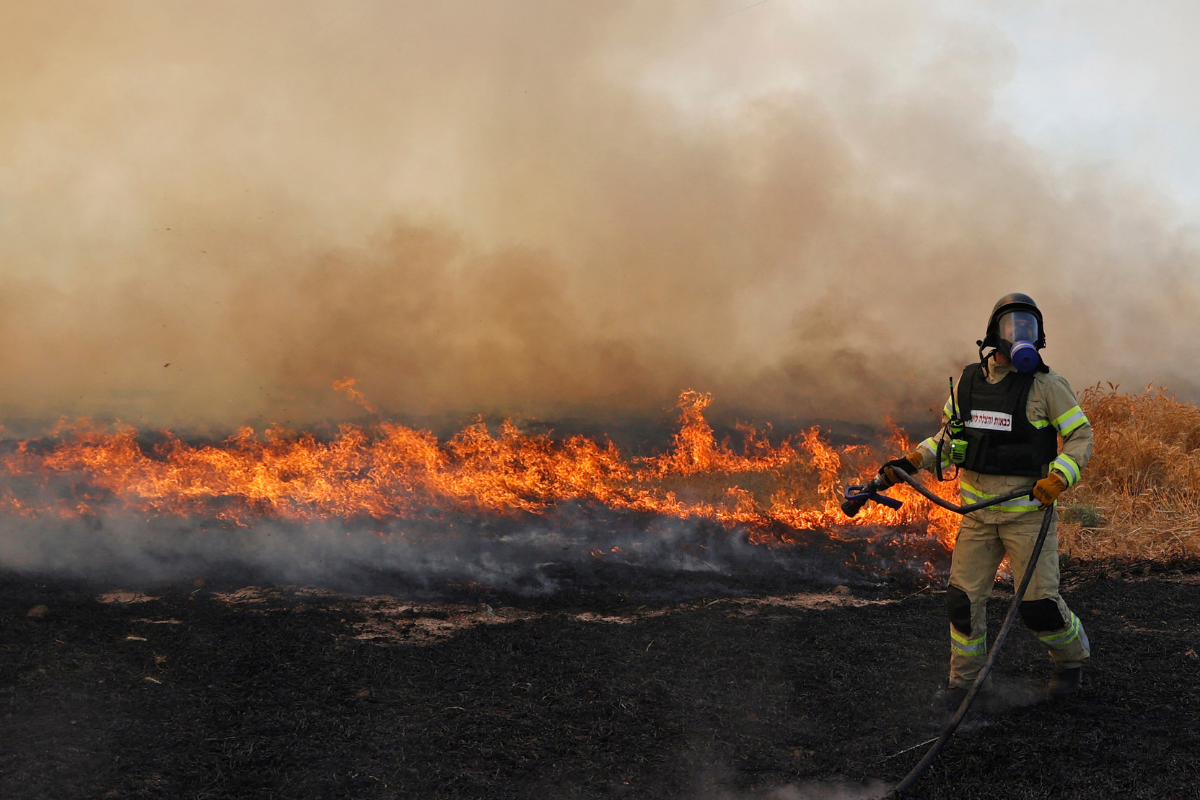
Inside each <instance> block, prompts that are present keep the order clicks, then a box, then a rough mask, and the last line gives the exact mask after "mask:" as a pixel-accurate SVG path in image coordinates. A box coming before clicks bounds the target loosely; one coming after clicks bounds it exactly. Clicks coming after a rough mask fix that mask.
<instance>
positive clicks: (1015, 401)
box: [958, 364, 1058, 478]
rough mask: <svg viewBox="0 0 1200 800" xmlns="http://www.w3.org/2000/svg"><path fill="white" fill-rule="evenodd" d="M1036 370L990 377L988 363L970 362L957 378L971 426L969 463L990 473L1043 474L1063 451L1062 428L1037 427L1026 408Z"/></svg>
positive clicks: (964, 413) (967, 434)
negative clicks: (985, 368)
mask: <svg viewBox="0 0 1200 800" xmlns="http://www.w3.org/2000/svg"><path fill="white" fill-rule="evenodd" d="M1034 374H1035V373H1033V372H1027V373H1021V372H1010V373H1009V374H1008V375H1006V376H1005V377H1004V379H1003V380H1001V381H1000V382H999V383H988V380H987V377H986V376H985V375H984V374H983V367H982V366H980V365H979V364H971V365H970V366H968V367H967V368H966V369H965V370H963V374H962V379H961V380H960V381H959V384H958V405H959V409H958V410H959V414H960V415H961V417H962V420H963V422H964V423H966V424H967V426H968V427H967V428H965V429H964V430H963V432H962V433H961V434H959V436H958V438H960V439H966V440H967V460H966V462H965V463H963V464H962V467H963V468H964V469H970V470H974V471H975V472H982V473H983V474H985V475H1018V476H1022V477H1029V478H1040V477H1042V476H1043V475H1044V474H1045V472H1046V465H1047V464H1049V463H1050V462H1051V461H1053V460H1054V458H1055V457H1056V456H1057V455H1058V432H1057V431H1056V430H1055V429H1054V427H1053V426H1052V425H1047V426H1046V427H1044V428H1035V427H1033V424H1032V423H1030V421H1029V418H1028V416H1027V415H1026V413H1025V409H1026V407H1027V405H1028V402H1029V389H1030V387H1032V386H1033V376H1034Z"/></svg>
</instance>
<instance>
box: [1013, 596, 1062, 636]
mask: <svg viewBox="0 0 1200 800" xmlns="http://www.w3.org/2000/svg"><path fill="white" fill-rule="evenodd" d="M1020 610H1021V619H1023V620H1024V621H1025V626H1026V627H1027V628H1029V629H1030V630H1031V631H1039V632H1045V631H1057V630H1061V629H1063V628H1065V627H1066V626H1067V621H1066V620H1064V619H1063V618H1062V614H1061V613H1059V610H1058V603H1056V602H1054V601H1053V600H1051V599H1049V598H1046V599H1044V600H1023V601H1021V609H1020Z"/></svg>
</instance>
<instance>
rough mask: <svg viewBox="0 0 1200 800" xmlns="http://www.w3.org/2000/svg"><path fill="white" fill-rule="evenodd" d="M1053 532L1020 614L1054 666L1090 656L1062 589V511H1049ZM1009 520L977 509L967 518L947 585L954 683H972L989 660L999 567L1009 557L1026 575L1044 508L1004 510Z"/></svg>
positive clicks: (1018, 576) (1076, 662)
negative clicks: (987, 518)
mask: <svg viewBox="0 0 1200 800" xmlns="http://www.w3.org/2000/svg"><path fill="white" fill-rule="evenodd" d="M1051 514H1052V515H1053V516H1052V518H1051V521H1050V531H1049V533H1048V534H1047V535H1046V543H1045V544H1044V545H1043V547H1042V553H1041V556H1040V557H1039V558H1038V564H1037V568H1036V569H1035V570H1034V572H1033V577H1032V578H1031V579H1030V581H1029V588H1028V589H1027V590H1026V592H1025V599H1024V601H1023V602H1022V603H1021V607H1020V614H1021V619H1022V620H1023V621H1024V622H1025V625H1026V626H1027V627H1028V628H1029V629H1030V630H1032V631H1033V633H1034V635H1035V636H1037V638H1038V639H1039V640H1040V641H1041V642H1042V644H1044V645H1046V647H1047V648H1048V649H1049V652H1050V657H1051V658H1052V659H1053V660H1054V664H1055V667H1056V668H1058V669H1067V668H1070V667H1079V666H1082V665H1083V662H1084V661H1086V660H1087V658H1088V656H1090V655H1091V649H1090V647H1089V645H1088V638H1087V634H1086V633H1085V632H1084V630H1083V624H1082V623H1081V622H1080V621H1079V617H1077V616H1075V615H1074V614H1073V613H1071V609H1069V608H1067V604H1066V603H1065V602H1063V599H1062V597H1060V596H1059V594H1058V535H1057V530H1056V529H1057V526H1058V511H1057V509H1055V510H1054V511H1052V512H1051ZM1004 516H1005V517H1006V518H1008V519H1006V521H1003V522H998V523H986V522H982V521H980V520H979V519H977V518H976V515H974V514H968V515H967V516H965V517H963V520H962V525H961V527H960V528H959V531H958V541H957V542H956V543H955V545H954V556H953V559H952V561H951V565H950V585H949V586H948V587H947V589H946V604H947V610H948V611H949V613H950V686H964V687H965V686H970V685H971V684H972V683H973V682H974V681H975V678H976V677H977V676H978V675H979V670H981V669H982V668H983V664H984V662H985V661H986V660H987V600H988V597H989V596H990V595H991V593H992V586H993V584H994V583H995V580H996V570H997V569H998V568H999V567H1000V562H1001V561H1002V560H1003V558H1004V556H1005V555H1007V556H1008V561H1009V567H1010V569H1011V570H1012V574H1013V579H1014V580H1015V581H1020V580H1021V577H1022V576H1023V575H1024V574H1025V568H1026V565H1027V564H1028V563H1029V556H1030V555H1032V553H1033V546H1034V544H1035V543H1036V542H1037V536H1038V532H1039V530H1040V529H1041V525H1042V512H1040V511H1031V512H1028V513H1024V514H1005V515H1004Z"/></svg>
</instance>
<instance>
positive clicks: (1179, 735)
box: [0, 563, 1200, 800]
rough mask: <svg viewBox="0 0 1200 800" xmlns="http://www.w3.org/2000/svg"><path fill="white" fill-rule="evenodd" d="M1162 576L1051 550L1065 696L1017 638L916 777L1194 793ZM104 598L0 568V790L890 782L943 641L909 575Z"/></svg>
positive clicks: (1179, 621)
mask: <svg viewBox="0 0 1200 800" xmlns="http://www.w3.org/2000/svg"><path fill="white" fill-rule="evenodd" d="M1175 566H1176V568H1173V569H1171V570H1170V571H1156V572H1151V573H1149V574H1142V571H1141V570H1140V569H1137V570H1132V571H1131V570H1129V569H1128V567H1126V568H1124V569H1123V568H1121V567H1120V566H1119V565H1116V566H1114V565H1112V564H1097V563H1082V564H1081V563H1075V564H1071V565H1068V566H1067V567H1066V569H1065V573H1064V578H1065V581H1066V584H1067V592H1068V599H1069V601H1070V602H1071V603H1072V606H1073V607H1074V608H1075V610H1076V611H1077V612H1078V613H1079V614H1080V616H1081V617H1083V619H1084V620H1085V623H1086V624H1087V627H1088V630H1089V632H1090V634H1091V636H1092V640H1093V644H1094V648H1095V655H1094V657H1093V666H1092V668H1091V669H1090V671H1089V673H1088V676H1087V679H1086V683H1085V686H1084V688H1083V690H1082V691H1081V693H1080V694H1079V695H1078V697H1077V698H1076V699H1074V700H1072V701H1070V702H1068V703H1065V704H1062V705H1057V706H1046V705H1030V704H1029V703H1031V702H1032V696H1033V694H1034V692H1033V689H1031V688H1030V687H1035V686H1039V685H1040V684H1041V683H1042V682H1044V680H1045V678H1046V673H1047V671H1048V661H1047V659H1046V658H1045V656H1044V655H1043V654H1042V653H1040V652H1039V651H1038V649H1037V648H1036V647H1035V646H1034V642H1033V640H1032V638H1031V637H1029V636H1028V635H1027V634H1025V633H1023V632H1018V633H1017V634H1016V635H1014V636H1013V637H1012V638H1011V639H1010V642H1009V644H1008V646H1007V649H1006V652H1005V654H1004V656H1003V657H1002V659H1001V664H1002V666H1001V668H1000V678H1001V686H1002V687H1004V688H1005V689H1006V692H1007V694H1006V696H1007V698H1008V700H1007V702H1006V703H1005V704H1004V707H996V708H993V709H991V710H990V711H987V712H986V713H980V714H977V715H976V716H975V717H974V718H973V720H972V721H969V724H968V725H967V726H966V728H965V729H964V730H962V731H961V732H960V734H959V735H958V736H957V737H956V739H955V741H954V742H953V744H952V745H951V747H950V748H949V750H948V752H947V753H946V754H945V755H944V756H943V758H942V760H941V761H940V762H939V764H937V765H936V766H935V767H934V768H933V770H932V771H931V772H930V773H929V774H928V775H927V776H926V777H925V778H924V779H923V780H922V782H921V783H920V784H919V785H918V787H917V792H916V793H915V796H917V797H924V798H955V799H956V800H962V799H963V798H985V797H986V798H989V800H994V799H996V798H1034V797H1037V798H1041V797H1045V798H1085V797H1086V798H1095V797H1117V796H1120V797H1144V798H1172V797H1175V798H1190V797H1200V788H1198V787H1200V722H1198V720H1200V659H1198V658H1197V654H1198V653H1197V650H1198V648H1200V638H1198V637H1197V619H1198V618H1200V579H1198V576H1197V571H1198V568H1197V565H1195V564H1192V565H1187V564H1183V565H1175ZM1155 569H1160V568H1158V567H1156V568H1155ZM627 577H628V576H627ZM641 580H643V581H645V582H646V585H647V586H648V585H649V584H650V583H653V581H654V578H653V576H648V575H643V576H641ZM632 585H633V587H634V589H635V590H636V589H637V587H638V584H637V581H634V583H633V584H632ZM112 588H114V587H113V586H112V585H110V584H103V583H95V582H91V583H85V582H71V581H63V580H61V579H55V580H47V579H39V578H37V577H30V576H21V575H16V574H12V573H6V574H4V575H2V576H0V614H2V619H3V626H4V635H3V643H2V645H0V646H2V648H3V649H2V652H0V709H2V711H0V742H2V743H3V744H0V794H2V795H3V796H4V797H6V798H41V797H47V798H48V797H54V798H66V797H81V798H83V797H131V798H132V797H195V798H202V797H203V798H257V797H289V798H292V797H295V798H303V797H314V798H317V797H321V798H324V797H338V796H344V797H364V798H367V797H380V798H384V797H422V798H433V797H447V798H450V797H453V798H461V797H481V798H482V797H486V798H525V797H529V798H533V797H537V798H544V797H564V798H565V797H570V798H579V797H613V796H616V797H645V798H663V797H688V798H728V797H764V798H765V797H772V796H778V797H805V796H807V795H806V794H804V793H805V792H807V791H809V789H810V788H811V787H812V785H813V782H820V781H836V782H841V783H843V784H849V785H850V786H851V787H854V786H859V787H861V786H862V784H863V782H864V781H869V780H881V781H888V782H890V781H894V780H896V779H898V778H899V777H901V776H902V775H903V774H904V773H905V772H906V771H907V770H908V769H909V768H910V767H911V766H912V764H913V763H915V761H916V760H917V758H919V754H920V752H921V749H917V750H913V751H909V752H905V753H900V751H903V750H905V749H906V748H909V747H911V746H912V745H915V744H917V743H919V742H921V741H923V740H925V739H927V738H929V737H930V736H932V735H934V733H935V732H936V731H935V724H934V720H933V718H932V715H931V713H930V711H929V710H928V702H929V700H930V697H931V694H932V692H933V690H934V689H935V688H936V686H937V685H938V682H939V681H940V680H941V679H942V677H943V674H944V670H945V660H946V652H945V651H946V644H945V641H944V636H943V634H944V630H943V628H944V627H945V626H944V621H943V620H944V614H943V610H942V602H943V601H942V597H941V593H940V591H938V590H937V589H935V588H929V589H925V590H913V589H912V587H905V588H903V589H901V588H898V587H896V586H887V585H881V586H875V587H874V588H872V587H869V586H865V585H864V586H859V587H856V588H854V589H853V590H851V591H850V592H846V591H845V590H842V591H841V592H840V593H837V592H829V587H828V586H826V587H825V588H824V589H820V590H819V593H817V594H813V592H818V587H816V586H813V585H808V586H804V585H794V586H792V587H791V591H793V592H795V591H796V590H797V589H804V590H808V593H807V594H794V595H787V596H781V595H780V594H778V593H777V590H778V589H780V588H782V587H779V586H771V587H767V586H759V587H754V586H750V585H742V586H740V587H738V586H734V587H731V586H725V587H723V588H721V589H714V590H713V596H712V597H706V598H703V599H698V598H695V597H693V598H691V599H686V600H661V601H657V602H651V601H648V600H647V597H648V596H649V594H648V593H647V592H645V591H633V592H629V591H624V590H619V589H618V588H616V587H613V586H610V587H609V588H608V589H606V590H605V589H601V588H598V587H592V588H587V587H580V588H578V590H576V591H565V592H559V593H554V594H550V595H543V596H541V597H537V598H527V597H521V596H519V595H516V594H511V593H510V594H504V593H496V592H494V591H492V592H487V593H486V595H484V594H480V590H479V589H478V588H477V587H469V586H466V587H448V588H447V591H448V592H449V593H450V594H448V595H447V596H446V597H445V599H443V600H441V601H419V600H418V601H415V602H412V601H405V600H403V599H401V598H396V597H374V598H371V597H361V596H347V595H343V594H336V593H331V592H321V591H314V590H306V589H298V588H294V587H292V588H289V587H275V588H272V589H263V590H257V591H253V592H248V591H242V592H240V593H238V592H233V591H232V590H234V589H236V588H238V587H237V585H236V584H234V583H230V584H228V585H221V584H220V582H219V581H218V582H213V581H209V582H207V583H205V584H204V585H202V586H196V585H194V584H193V583H192V582H187V583H173V584H167V585H158V586H153V587H142V588H143V589H147V590H148V591H149V595H148V596H151V597H153V598H155V599H145V598H144V597H136V596H132V595H124V596H122V597H121V598H119V600H123V601H124V602H121V601H118V602H101V601H100V600H99V599H98V598H99V597H100V595H102V594H103V593H104V592H106V591H108V590H111V589H112ZM121 588H125V589H128V588H129V587H128V586H127V585H126V586H123V587H121ZM643 588H645V587H643ZM768 589H770V590H774V591H767V590H768ZM914 591H915V593H914ZM1003 594H1004V590H1003V587H998V595H1003ZM450 595H457V596H450ZM110 599H113V598H110ZM999 599H1000V598H999V597H998V598H997V600H999ZM131 600H136V601H137V602H129V601H131ZM39 607H44V608H39ZM31 611H32V613H33V616H28V615H29V614H30V613H31ZM992 611H993V623H997V622H998V616H999V614H1001V613H1002V611H1003V604H1002V603H1001V602H997V601H994V602H993V609H992ZM993 629H994V628H993ZM897 753H900V754H898V755H897ZM781 787H791V788H790V791H792V792H794V793H793V794H790V795H789V794H787V793H786V792H787V791H789V790H788V789H786V788H781ZM781 792H782V793H781ZM847 796H856V795H847Z"/></svg>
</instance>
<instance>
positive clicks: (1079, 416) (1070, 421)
mask: <svg viewBox="0 0 1200 800" xmlns="http://www.w3.org/2000/svg"><path fill="white" fill-rule="evenodd" d="M1050 421H1051V422H1053V423H1054V427H1055V428H1056V429H1057V430H1058V432H1059V434H1061V435H1063V436H1066V435H1067V434H1068V433H1070V432H1071V431H1073V430H1075V429H1076V428H1078V427H1080V426H1081V425H1086V424H1087V422H1088V418H1087V415H1086V414H1084V413H1083V409H1082V408H1080V407H1079V406H1075V407H1074V408H1072V409H1071V410H1070V411H1068V412H1067V413H1065V414H1061V415H1059V416H1058V417H1056V418H1054V419H1052V420H1050Z"/></svg>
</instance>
